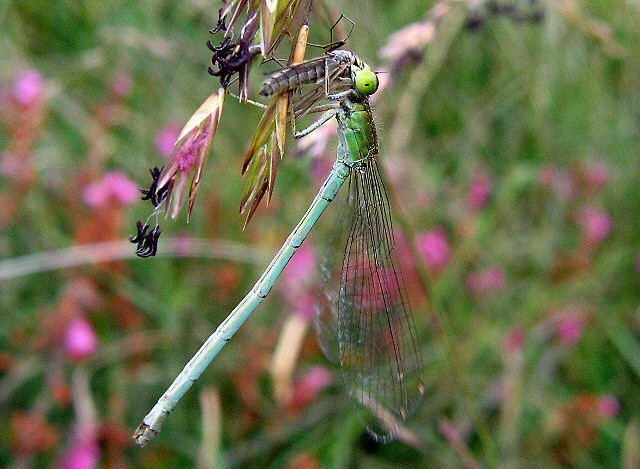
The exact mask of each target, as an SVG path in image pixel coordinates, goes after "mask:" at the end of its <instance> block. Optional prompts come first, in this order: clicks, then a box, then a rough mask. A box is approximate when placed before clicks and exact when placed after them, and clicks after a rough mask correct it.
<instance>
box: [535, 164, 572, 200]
mask: <svg viewBox="0 0 640 469" xmlns="http://www.w3.org/2000/svg"><path fill="white" fill-rule="evenodd" d="M538 179H539V180H540V183H541V184H542V185H543V186H544V187H546V188H547V189H549V190H551V191H553V192H554V193H555V194H556V195H557V196H559V197H561V198H563V199H569V198H572V197H574V196H575V195H576V193H577V189H576V182H575V181H574V180H573V178H572V177H571V176H570V175H569V174H568V173H567V172H565V171H561V170H559V169H558V168H554V167H553V166H543V167H542V168H541V169H540V174H539V176H538Z"/></svg>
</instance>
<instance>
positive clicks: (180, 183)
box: [154, 88, 225, 218]
mask: <svg viewBox="0 0 640 469" xmlns="http://www.w3.org/2000/svg"><path fill="white" fill-rule="evenodd" d="M224 96H225V91H224V89H223V88H220V89H219V90H218V91H217V92H215V93H214V94H212V95H211V96H209V98H207V100H206V101H205V102H204V103H202V105H201V106H200V108H199V109H198V110H197V111H196V112H195V113H194V114H193V116H191V119H189V121H188V122H187V124H186V125H185V126H184V128H183V129H182V132H181V133H180V135H179V137H178V141H177V142H176V144H175V146H174V148H173V152H172V153H171V157H170V159H169V162H168V163H167V165H166V166H165V167H164V168H163V170H162V173H161V174H160V175H159V177H158V179H157V181H154V182H155V183H156V193H160V192H164V191H166V192H167V194H166V200H167V201H166V204H167V205H166V210H167V213H169V212H170V214H171V218H175V217H176V216H178V213H180V210H181V208H182V203H183V201H184V194H185V191H186V188H187V179H188V178H189V177H191V184H190V189H189V215H190V214H191V211H192V210H193V204H194V203H195V199H196V196H197V194H198V188H199V186H200V180H201V178H202V170H203V169H204V166H205V165H206V163H207V158H208V156H209V149H210V148H211V143H212V141H213V138H214V137H215V135H216V131H217V130H218V124H219V122H220V113H221V112H222V106H223V105H224Z"/></svg>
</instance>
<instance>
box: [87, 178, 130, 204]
mask: <svg viewBox="0 0 640 469" xmlns="http://www.w3.org/2000/svg"><path fill="white" fill-rule="evenodd" d="M139 196H140V192H139V190H138V186H136V184H135V183H134V182H133V181H132V180H131V179H129V178H128V177H127V176H126V175H125V174H123V173H121V172H119V171H114V172H111V173H107V174H105V175H104V177H103V178H102V179H101V180H100V181H97V182H94V183H91V184H89V185H88V186H87V187H86V189H85V191H84V201H85V202H86V204H87V205H89V206H90V207H94V208H97V207H103V206H104V205H106V204H107V203H108V202H109V201H111V200H115V201H117V202H119V203H121V204H123V205H131V204H132V203H134V202H135V201H136V200H138V198H139Z"/></svg>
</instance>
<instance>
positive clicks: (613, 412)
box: [597, 394, 622, 419]
mask: <svg viewBox="0 0 640 469" xmlns="http://www.w3.org/2000/svg"><path fill="white" fill-rule="evenodd" d="M597 406H598V411H599V412H600V415H602V416H603V417H605V418H609V419H612V418H615V417H616V416H617V415H618V414H619V413H620V409H621V407H622V406H621V405H620V401H619V400H618V398H617V397H616V396H614V395H613V394H605V395H604V396H601V397H600V398H599V399H598V402H597Z"/></svg>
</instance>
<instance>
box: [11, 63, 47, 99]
mask: <svg viewBox="0 0 640 469" xmlns="http://www.w3.org/2000/svg"><path fill="white" fill-rule="evenodd" d="M45 85H46V83H45V81H44V78H42V75H40V73H39V72H38V71H37V70H25V71H23V72H22V73H21V74H20V75H18V77H17V78H16V81H15V84H14V85H13V96H14V98H15V99H16V101H18V103H20V104H22V105H23V106H31V105H33V104H35V103H36V102H37V101H38V100H39V99H40V98H41V97H42V96H43V95H44V90H45Z"/></svg>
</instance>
